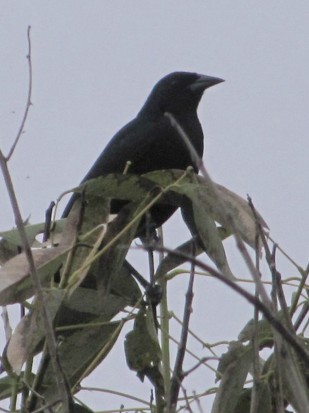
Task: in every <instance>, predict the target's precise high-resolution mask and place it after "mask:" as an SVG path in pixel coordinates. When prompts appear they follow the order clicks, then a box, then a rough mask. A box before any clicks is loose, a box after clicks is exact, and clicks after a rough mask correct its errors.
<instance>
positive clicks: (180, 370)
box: [168, 262, 195, 412]
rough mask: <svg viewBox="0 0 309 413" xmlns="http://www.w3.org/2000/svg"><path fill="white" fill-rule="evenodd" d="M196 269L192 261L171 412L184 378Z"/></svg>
mask: <svg viewBox="0 0 309 413" xmlns="http://www.w3.org/2000/svg"><path fill="white" fill-rule="evenodd" d="M194 269H195V263H194V262H191V274H190V279H189V284H188V289H187V293H186V302H185V307H184V314H183V324H182V329H181V338H180V345H179V347H178V351H177V355H176V360H175V366H174V371H173V376H172V380H171V390H170V399H169V400H168V406H169V411H171V412H173V411H176V406H177V401H178V396H179V390H180V387H181V383H182V381H183V379H184V373H183V361H184V357H185V352H186V347H187V341H188V334H189V322H190V316H191V313H192V301H193V283H194Z"/></svg>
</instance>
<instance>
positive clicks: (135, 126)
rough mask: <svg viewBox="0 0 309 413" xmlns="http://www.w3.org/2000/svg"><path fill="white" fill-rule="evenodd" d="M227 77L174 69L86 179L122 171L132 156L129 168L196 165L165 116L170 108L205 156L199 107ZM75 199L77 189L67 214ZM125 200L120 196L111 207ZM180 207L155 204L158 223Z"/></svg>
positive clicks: (153, 215)
mask: <svg viewBox="0 0 309 413" xmlns="http://www.w3.org/2000/svg"><path fill="white" fill-rule="evenodd" d="M221 82H223V79H220V78H217V77H211V76H205V75H200V74H197V73H188V72H174V73H171V74H169V75H167V76H165V77H163V78H162V79H161V80H160V81H159V82H158V83H157V84H156V85H155V86H154V88H153V89H152V91H151V93H150V95H149V96H148V99H147V100H146V102H145V104H144V106H143V107H142V109H141V110H140V111H139V113H138V114H137V116H136V118H135V119H133V120H132V121H131V122H129V123H128V124H127V125H125V126H124V127H123V128H122V129H120V131H119V132H117V133H116V135H115V136H114V137H113V138H112V139H111V141H110V142H109V143H108V145H107V146H106V148H105V149H104V150H103V152H102V153H101V154H100V156H99V157H98V159H97V160H96V162H95V163H94V165H93V166H92V168H91V169H90V171H89V172H88V173H87V175H86V176H85V178H84V179H83V181H82V182H85V181H87V180H89V179H92V178H97V177H99V176H101V175H104V174H109V173H122V172H123V171H124V170H125V168H126V165H127V162H128V161H130V162H131V164H130V166H129V171H128V173H134V174H144V173H147V172H150V171H154V170H159V169H184V170H185V169H186V168H187V167H188V166H193V168H194V170H195V172H198V170H197V167H196V166H195V165H194V163H193V162H192V159H191V155H190V151H189V150H188V148H187V146H186V145H185V143H184V142H183V140H182V138H181V137H180V136H179V134H178V132H177V131H176V130H175V129H174V128H173V127H172V126H171V123H170V120H169V119H168V118H167V117H166V116H165V113H166V112H169V113H171V114H172V115H173V116H174V117H175V119H176V120H177V121H178V123H179V124H180V125H181V126H182V128H183V129H184V130H185V132H186V134H187V135H188V137H189V139H190V141H191V143H192V145H193V147H194V148H195V150H196V151H197V153H198V155H199V156H200V157H202V156H203V148H204V142H203V131H202V127H201V124H200V122H199V119H198V117H197V107H198V104H199V102H200V100H201V97H202V95H203V93H204V91H205V90H206V89H207V88H209V87H211V86H214V85H216V84H218V83H221ZM75 199H76V195H75V194H73V196H72V197H71V199H70V200H69V203H68V204H67V206H66V208H65V210H64V212H63V217H66V216H67V215H68V213H69V212H70V209H71V207H72V205H73V203H74V201H75ZM121 205H123V203H122V204H120V203H119V202H118V203H117V201H115V202H114V203H112V205H111V212H112V213H117V212H118V211H119V209H120V206H121ZM174 211H175V208H174V207H172V206H155V207H154V208H153V209H152V210H151V221H152V223H153V225H154V227H159V226H161V225H162V224H163V223H164V222H165V221H166V220H167V219H168V218H169V217H170V216H171V215H172V214H173V213H174Z"/></svg>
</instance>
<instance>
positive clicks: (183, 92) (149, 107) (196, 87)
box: [140, 72, 224, 114]
mask: <svg viewBox="0 0 309 413" xmlns="http://www.w3.org/2000/svg"><path fill="white" fill-rule="evenodd" d="M221 82H224V80H223V79H220V78H218V77H213V76H206V75H201V74H198V73H190V72H173V73H170V74H169V75H166V76H165V77H163V78H162V79H161V80H159V82H158V83H157V84H156V85H155V86H154V88H153V89H152V91H151V93H150V95H149V97H148V99H147V101H146V102H145V104H144V106H143V108H142V110H141V112H140V113H143V114H147V113H149V114H151V112H153V114H155V113H158V112H160V113H161V114H162V113H165V112H170V113H173V114H178V113H183V112H188V111H192V110H193V111H196V109H197V107H198V104H199V101H200V99H201V97H202V95H203V93H204V91H205V90H206V89H208V88H209V87H211V86H214V85H216V84H218V83H221Z"/></svg>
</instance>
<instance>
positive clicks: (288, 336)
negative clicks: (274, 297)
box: [154, 245, 309, 364]
mask: <svg viewBox="0 0 309 413" xmlns="http://www.w3.org/2000/svg"><path fill="white" fill-rule="evenodd" d="M154 249H155V250H156V251H164V252H167V253H169V254H174V255H175V256H179V257H182V258H185V259H186V260H187V261H188V262H191V263H194V264H195V265H196V266H198V267H200V268H201V269H202V270H204V271H207V272H209V273H210V274H211V275H212V276H213V277H215V278H217V279H218V280H219V281H221V282H223V283H224V284H226V285H227V286H229V287H230V288H231V289H232V290H234V291H235V292H237V293H238V294H239V295H241V296H242V297H243V298H245V299H246V300H247V301H248V302H249V303H251V304H252V305H254V306H256V307H257V309H258V310H259V311H260V312H261V313H262V314H263V315H264V317H265V318H266V319H267V320H268V322H269V323H270V324H271V325H272V327H274V329H275V330H276V331H278V333H279V334H281V335H282V337H283V338H284V339H285V340H286V341H287V342H288V343H289V344H290V345H291V346H292V347H293V348H294V350H295V351H296V352H297V353H298V354H299V356H300V357H303V359H304V361H305V362H306V363H308V364H309V354H308V352H307V351H306V350H305V349H304V348H303V347H302V346H301V345H300V344H299V342H298V339H297V337H296V336H295V335H294V334H293V333H291V332H290V331H289V330H287V329H286V328H285V326H284V325H283V324H282V323H281V322H280V321H279V320H278V319H277V318H276V317H275V316H274V315H273V313H272V311H271V310H270V309H269V308H268V307H267V306H266V305H265V304H264V303H263V302H262V301H260V300H259V299H257V298H256V297H255V296H254V295H253V294H250V293H249V292H248V291H246V290H244V289H243V288H242V287H240V286H239V285H238V284H236V283H234V281H232V280H230V279H228V278H227V277H225V276H224V275H223V274H221V273H220V272H218V271H216V270H215V269H214V268H212V267H210V266H209V265H207V264H205V263H204V262H202V261H200V260H199V259H197V258H195V257H193V256H191V255H189V254H185V253H183V252H180V251H177V250H172V249H171V248H167V247H159V246H158V245H156V246H155V248H154Z"/></svg>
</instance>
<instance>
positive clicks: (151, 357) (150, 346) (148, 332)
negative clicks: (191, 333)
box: [125, 308, 161, 377]
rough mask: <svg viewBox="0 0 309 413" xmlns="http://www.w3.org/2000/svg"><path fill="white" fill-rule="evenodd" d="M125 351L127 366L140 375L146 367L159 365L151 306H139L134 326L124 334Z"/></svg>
mask: <svg viewBox="0 0 309 413" xmlns="http://www.w3.org/2000/svg"><path fill="white" fill-rule="evenodd" d="M125 353H126V359H127V364H128V366H129V368H130V369H131V370H134V371H137V372H138V374H139V376H140V377H143V376H144V375H145V372H146V371H147V369H148V368H153V367H156V366H158V365H159V363H160V360H161V349H160V345H159V343H158V339H157V336H156V333H155V329H154V322H153V318H152V309H151V308H150V309H149V308H148V310H146V309H145V308H141V309H140V311H139V312H138V314H137V315H136V319H135V323H134V328H133V330H132V331H130V332H129V333H128V334H127V335H126V339H125Z"/></svg>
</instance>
